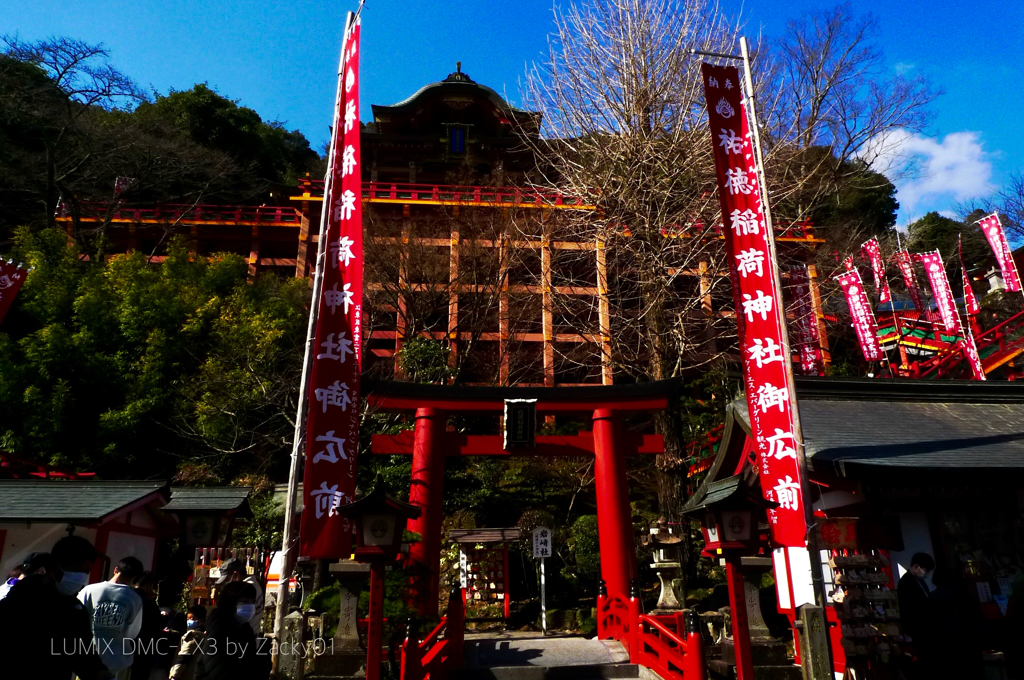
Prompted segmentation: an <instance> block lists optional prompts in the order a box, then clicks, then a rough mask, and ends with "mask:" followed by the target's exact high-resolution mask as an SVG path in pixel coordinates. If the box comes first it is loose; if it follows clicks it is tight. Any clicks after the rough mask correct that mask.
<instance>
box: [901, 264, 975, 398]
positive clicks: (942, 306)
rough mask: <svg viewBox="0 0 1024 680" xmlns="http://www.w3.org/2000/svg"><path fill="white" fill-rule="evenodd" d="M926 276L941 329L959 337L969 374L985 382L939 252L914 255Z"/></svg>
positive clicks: (971, 339)
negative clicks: (922, 266)
mask: <svg viewBox="0 0 1024 680" xmlns="http://www.w3.org/2000/svg"><path fill="white" fill-rule="evenodd" d="M914 257H916V258H917V259H918V260H919V261H920V262H921V264H922V265H924V270H925V272H926V273H927V274H928V283H929V285H931V287H932V295H933V296H934V297H935V306H936V307H937V308H938V310H939V318H940V319H942V325H943V327H944V328H945V329H946V330H947V331H949V332H951V333H956V334H957V335H958V336H960V340H958V341H957V344H958V345H959V346H960V348H961V349H962V350H963V353H964V356H966V357H967V362H968V363H969V364H970V366H971V373H972V374H974V379H975V380H985V370H984V368H982V365H981V358H980V357H979V356H978V348H977V346H976V345H975V343H974V335H973V334H972V333H971V332H970V331H967V332H965V331H964V327H963V324H962V323H960V312H958V311H957V308H956V300H954V299H953V289H952V288H950V286H949V278H948V277H947V276H946V267H945V266H944V265H943V263H942V255H940V254H939V251H937V250H936V251H933V252H931V253H923V254H920V255H915V256H914Z"/></svg>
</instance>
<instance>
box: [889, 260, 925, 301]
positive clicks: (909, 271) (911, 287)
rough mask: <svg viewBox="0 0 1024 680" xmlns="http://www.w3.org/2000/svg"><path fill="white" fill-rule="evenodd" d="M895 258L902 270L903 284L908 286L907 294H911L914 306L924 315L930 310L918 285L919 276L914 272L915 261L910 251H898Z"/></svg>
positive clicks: (897, 265)
mask: <svg viewBox="0 0 1024 680" xmlns="http://www.w3.org/2000/svg"><path fill="white" fill-rule="evenodd" d="M893 259H895V260H896V267H897V268H898V269H899V270H900V276H901V277H902V278H903V285H904V286H906V288H907V294H908V295H910V300H911V301H912V302H913V303H914V308H915V309H916V310H917V311H918V312H919V313H920V314H921V316H922V317H924V316H925V315H926V314H927V313H928V310H927V309H926V308H925V306H924V303H923V302H922V301H921V289H920V288H918V286H917V276H916V275H915V274H914V261H913V259H912V258H911V257H910V253H908V252H907V251H906V250H900V251H897V252H896V254H895V255H893Z"/></svg>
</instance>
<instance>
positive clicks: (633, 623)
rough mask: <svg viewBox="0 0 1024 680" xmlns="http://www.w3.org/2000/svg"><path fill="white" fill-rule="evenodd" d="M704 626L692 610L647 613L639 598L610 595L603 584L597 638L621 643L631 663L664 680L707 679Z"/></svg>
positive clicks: (598, 598) (599, 601)
mask: <svg viewBox="0 0 1024 680" xmlns="http://www.w3.org/2000/svg"><path fill="white" fill-rule="evenodd" d="M700 625H701V623H700V617H699V616H698V615H697V613H696V612H694V611H692V610H687V611H686V612H685V613H680V614H675V615H672V616H649V615H647V614H643V613H641V611H640V598H639V597H637V596H631V597H628V598H626V597H623V596H621V595H608V594H607V593H606V592H605V591H604V586H603V584H602V588H601V594H599V595H598V596H597V637H598V638H599V639H601V640H618V641H619V642H621V643H622V645H623V646H624V647H625V648H626V649H627V650H628V651H629V660H630V662H631V663H635V664H637V665H640V666H644V667H645V668H649V669H651V670H652V671H654V672H655V673H657V674H658V675H659V676H661V677H662V678H663V680H707V677H708V672H707V665H706V663H705V659H704V639H703V638H702V637H701V633H700Z"/></svg>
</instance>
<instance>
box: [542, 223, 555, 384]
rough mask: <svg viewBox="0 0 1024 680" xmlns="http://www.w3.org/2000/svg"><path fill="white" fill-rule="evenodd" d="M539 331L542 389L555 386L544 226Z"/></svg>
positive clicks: (547, 243)
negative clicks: (541, 356) (542, 344)
mask: <svg viewBox="0 0 1024 680" xmlns="http://www.w3.org/2000/svg"><path fill="white" fill-rule="evenodd" d="M540 273H541V302H540V304H541V315H542V316H541V324H542V328H541V331H542V333H543V337H544V387H554V386H555V346H554V344H553V343H554V339H555V322H554V314H553V313H552V311H551V305H552V296H551V234H550V232H549V231H548V225H544V235H543V236H541V246H540Z"/></svg>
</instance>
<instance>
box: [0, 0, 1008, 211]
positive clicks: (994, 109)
mask: <svg viewBox="0 0 1024 680" xmlns="http://www.w3.org/2000/svg"><path fill="white" fill-rule="evenodd" d="M559 1H565V0H559ZM722 3H723V8H724V9H725V10H726V11H728V12H730V13H734V14H735V13H736V12H739V11H740V10H741V9H742V11H743V17H744V18H745V20H746V25H747V30H746V33H747V34H748V35H750V36H754V35H756V34H758V33H759V32H760V33H763V34H764V35H766V36H773V35H778V34H780V33H781V32H782V31H783V30H784V28H785V24H786V21H787V20H789V19H790V18H793V17H798V16H800V14H801V13H803V12H806V11H807V10H810V9H814V8H819V7H830V6H832V5H833V3H830V2H814V1H811V0H791V1H788V2H786V3H781V2H778V0H775V1H774V2H772V1H770V0H746V1H745V2H742V1H741V0H722ZM355 6H356V3H355V2H351V3H347V4H346V3H338V2H333V3H326V2H317V1H315V0H306V1H304V2H303V1H296V0H290V1H289V2H280V1H278V0H263V1H256V0H212V1H211V0H208V1H207V2H197V1H195V0H161V1H160V2H156V1H154V0H136V1H135V2H125V1H123V0H122V1H116V0H89V1H83V0H33V1H32V2H25V0H0V33H7V34H10V33H17V34H18V35H19V36H20V37H21V38H22V39H24V40H36V39H39V38H42V37H46V36H51V35H66V36H70V37H76V38H80V39H83V40H86V41H89V42H102V43H104V44H105V45H106V46H107V47H108V49H109V50H110V51H111V56H112V60H113V62H114V64H115V65H117V66H118V67H119V68H121V69H122V70H123V71H125V72H126V73H128V74H129V75H131V76H132V77H134V78H135V79H136V80H138V81H139V82H140V83H141V84H143V85H145V86H148V87H151V88H152V89H154V90H156V91H157V92H160V93H166V92H167V91H168V90H169V89H171V88H174V89H188V88H190V87H191V86H192V85H193V84H194V83H197V82H208V83H209V84H210V85H211V86H213V87H215V88H216V89H217V90H218V91H219V92H220V93H221V94H223V95H225V96H228V97H231V98H233V99H237V100H239V101H240V103H241V104H243V105H245V106H249V107H252V108H254V109H255V110H256V111H258V112H259V113H260V114H261V115H262V116H263V117H264V118H266V119H278V120H281V121H283V122H285V123H286V124H287V125H288V127H290V128H298V129H300V130H302V131H303V132H304V133H305V134H306V136H307V137H309V138H310V140H311V141H312V142H313V143H314V145H315V146H317V147H319V146H320V145H321V144H322V143H323V141H324V140H325V139H326V137H327V126H328V125H329V123H330V116H331V103H332V99H333V96H334V87H335V81H334V71H335V68H336V66H337V59H338V51H339V49H340V38H341V33H342V30H343V28H344V18H345V12H346V11H347V10H349V9H354V8H355ZM551 8H552V3H551V1H550V0H522V1H520V2H508V1H507V0H492V1H491V2H485V1H482V0H450V1H449V2H445V3H441V2H436V1H434V0H429V1H424V2H409V1H406V2H399V1H398V0H369V3H368V5H367V7H366V9H365V10H364V23H363V50H362V59H363V61H362V66H363V69H364V79H363V83H362V84H363V96H362V98H363V105H364V111H366V112H367V113H368V111H369V108H368V107H367V106H366V105H367V104H370V103H374V104H391V103H394V102H397V101H400V100H402V99H404V98H405V97H407V96H408V95H410V94H411V93H412V92H414V91H415V90H416V89H418V88H419V87H420V86H422V85H423V84H425V83H428V82H432V81H435V80H439V79H441V78H444V77H445V76H446V75H447V74H448V73H450V72H451V71H453V70H455V62H456V61H462V63H463V70H464V71H466V72H467V73H469V74H470V75H471V76H472V77H473V78H474V79H475V80H477V81H478V82H481V83H484V84H486V85H489V86H491V87H493V88H494V89H496V90H498V91H499V92H501V93H504V94H506V95H507V96H508V97H509V99H511V100H512V101H513V102H515V101H517V100H518V99H519V94H518V93H519V80H520V77H521V75H522V74H523V72H524V71H525V69H526V66H527V64H529V63H530V62H533V61H534V60H536V59H538V58H540V57H541V56H542V54H543V51H544V49H545V46H546V39H547V34H548V33H549V32H550V30H551V26H552V21H551V17H552V12H551ZM854 9H855V11H856V12H858V13H863V12H871V13H873V14H874V15H875V16H876V17H877V18H878V20H879V22H880V24H881V36H880V41H879V44H880V46H881V48H882V49H883V50H884V52H885V55H886V60H887V62H888V64H889V66H890V68H891V69H893V71H894V72H895V71H896V70H902V71H910V72H914V73H922V74H924V75H925V76H926V77H928V78H929V79H930V80H931V81H932V83H933V84H934V85H935V86H936V87H939V88H941V89H942V90H944V91H945V94H944V95H943V96H942V97H940V98H939V99H938V100H937V101H936V102H935V103H934V104H933V110H934V112H935V114H936V115H935V121H934V123H933V125H932V126H931V127H930V128H929V129H928V130H927V131H925V133H924V134H923V135H919V136H915V137H912V138H909V139H908V140H907V145H906V148H907V149H908V150H909V151H912V152H913V153H915V154H916V155H917V157H918V160H919V161H920V165H921V167H922V168H923V171H924V172H923V174H921V175H920V176H919V177H916V178H913V179H904V180H900V181H899V182H897V186H898V187H899V195H898V198H899V199H900V201H901V204H902V206H903V207H902V209H901V214H900V222H901V223H905V222H906V221H908V220H909V219H912V218H914V217H919V216H921V215H922V214H924V213H925V212H926V211H928V210H940V211H944V210H949V209H950V208H951V206H952V205H953V204H954V202H956V201H957V200H969V199H972V198H984V197H986V196H988V195H991V194H992V192H994V191H995V190H997V189H998V188H999V187H1000V186H1001V185H1002V184H1003V183H1004V182H1005V181H1006V178H1007V176H1008V175H1009V174H1010V173H1012V172H1024V133H1022V132H1021V127H1020V123H1019V122H1018V120H1019V118H1020V115H1021V114H1020V112H1021V111H1022V110H1024V90H1022V89H1021V88H1020V87H1019V83H1021V82H1022V81H1024V59H1022V58H1021V57H1020V56H1019V49H1020V44H1021V42H1022V40H1024V3H1020V2H1017V1H1014V0H976V1H975V2H972V3H970V4H967V3H964V2H952V1H950V0H936V1H932V2H926V1H925V0H900V1H899V2H892V1H890V2H864V1H860V2H856V3H854Z"/></svg>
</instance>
